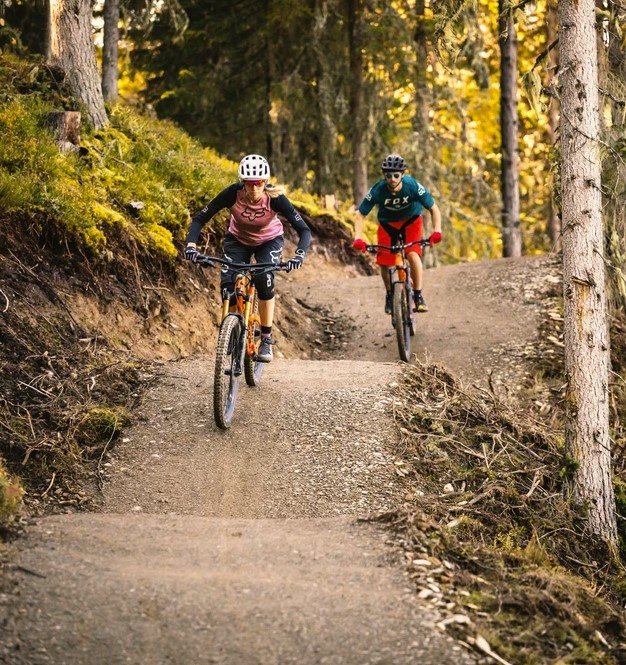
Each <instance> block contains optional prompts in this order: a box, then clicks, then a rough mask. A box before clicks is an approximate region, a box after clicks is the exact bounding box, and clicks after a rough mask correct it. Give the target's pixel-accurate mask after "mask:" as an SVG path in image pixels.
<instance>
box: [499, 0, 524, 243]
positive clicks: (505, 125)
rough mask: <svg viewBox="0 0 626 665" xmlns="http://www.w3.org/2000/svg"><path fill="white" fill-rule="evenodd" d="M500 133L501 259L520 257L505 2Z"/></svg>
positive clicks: (512, 69)
mask: <svg viewBox="0 0 626 665" xmlns="http://www.w3.org/2000/svg"><path fill="white" fill-rule="evenodd" d="M498 7H499V12H500V13H499V18H498V30H499V38H498V39H499V43H500V129H501V133H502V165H501V169H500V184H501V189H502V255H503V256H521V255H522V232H521V228H520V201H519V149H518V146H517V37H516V34H515V24H514V23H513V17H512V15H511V13H510V11H505V0H499V2H498Z"/></svg>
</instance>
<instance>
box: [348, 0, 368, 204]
mask: <svg viewBox="0 0 626 665" xmlns="http://www.w3.org/2000/svg"><path fill="white" fill-rule="evenodd" d="M346 9H347V19H348V41H349V48H350V115H351V118H352V137H351V138H352V195H353V197H354V202H355V204H356V205H359V203H361V201H362V200H363V197H364V196H365V195H366V194H367V190H368V189H369V184H368V182H367V152H368V151H367V113H366V112H367V108H366V105H365V80H364V79H365V72H364V64H363V53H362V48H363V12H364V6H363V0H347V5H346Z"/></svg>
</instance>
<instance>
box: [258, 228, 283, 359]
mask: <svg viewBox="0 0 626 665" xmlns="http://www.w3.org/2000/svg"><path fill="white" fill-rule="evenodd" d="M284 244H285V240H284V238H283V236H278V237H277V238H272V240H268V241H267V242H266V243H263V244H262V245H261V246H260V247H257V248H256V249H255V250H254V256H255V257H256V260H257V262H258V263H280V261H281V258H282V251H283V246H284ZM254 284H255V286H256V289H257V293H258V294H259V317H260V319H261V344H260V345H259V350H258V352H257V360H259V361H260V362H265V363H268V362H270V361H271V360H272V356H273V354H272V343H273V342H272V323H273V322H274V305H275V303H276V298H275V295H274V273H273V272H268V273H265V274H261V275H257V276H256V277H255V279H254Z"/></svg>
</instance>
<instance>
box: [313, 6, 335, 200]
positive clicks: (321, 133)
mask: <svg viewBox="0 0 626 665" xmlns="http://www.w3.org/2000/svg"><path fill="white" fill-rule="evenodd" d="M329 18H330V16H329V7H328V2H327V0H316V2H315V16H314V22H313V31H312V35H311V47H312V49H313V52H314V53H315V58H316V60H317V118H318V123H317V124H318V132H317V173H316V185H317V193H318V194H319V195H320V196H326V195H328V194H331V195H334V193H335V183H336V181H335V169H334V162H335V151H336V149H337V130H336V127H335V123H334V120H333V118H334V115H335V114H334V104H333V102H334V99H335V91H334V90H333V81H332V74H331V64H330V62H329V61H328V56H327V52H326V44H325V42H326V30H327V27H328V23H329Z"/></svg>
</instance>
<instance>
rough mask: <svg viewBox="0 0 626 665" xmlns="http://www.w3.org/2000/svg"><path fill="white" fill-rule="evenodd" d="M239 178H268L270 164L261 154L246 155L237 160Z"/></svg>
mask: <svg viewBox="0 0 626 665" xmlns="http://www.w3.org/2000/svg"><path fill="white" fill-rule="evenodd" d="M238 175H239V179H240V180H269V177H270V165H269V164H268V163H267V159H265V157H261V155H246V156H245V157H244V158H243V159H242V160H241V161H240V162H239V171H238Z"/></svg>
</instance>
